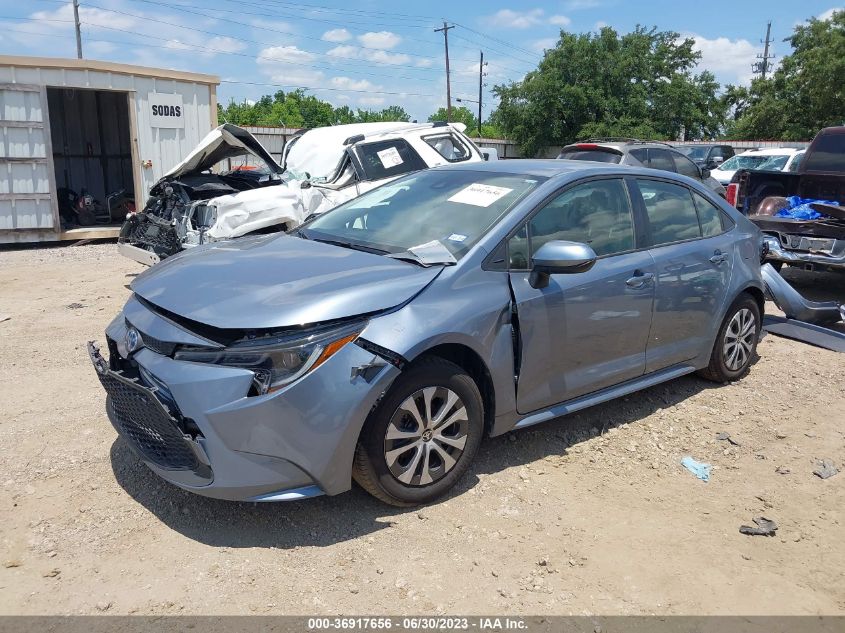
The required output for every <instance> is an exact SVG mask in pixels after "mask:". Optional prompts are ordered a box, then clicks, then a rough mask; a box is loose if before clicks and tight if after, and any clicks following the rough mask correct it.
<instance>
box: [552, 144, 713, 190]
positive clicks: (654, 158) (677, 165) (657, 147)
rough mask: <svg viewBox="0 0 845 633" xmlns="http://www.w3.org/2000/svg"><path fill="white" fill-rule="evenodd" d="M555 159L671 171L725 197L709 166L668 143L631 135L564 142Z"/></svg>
mask: <svg viewBox="0 0 845 633" xmlns="http://www.w3.org/2000/svg"><path fill="white" fill-rule="evenodd" d="M558 158H563V159H566V160H593V161H597V162H600V163H617V164H620V165H633V166H635V167H648V168H650V169H662V170H663V171H671V172H675V173H677V174H681V175H683V176H687V177H688V178H692V179H693V180H697V181H698V182H700V183H702V184H703V185H704V186H705V187H709V188H710V189H712V190H713V191H714V192H715V193H716V194H718V195H720V196H722V198H724V197H725V188H724V187H723V186H722V185H721V184H720V183H719V181H718V180H716V179H715V178H713V177H711V176H710V170H709V169H707V168H706V167H700V166H698V165H696V164H695V163H694V162H692V161H691V160H690V159H689V158H687V157H686V156H684V155H683V154H682V153H681V152H679V151H678V150H676V149H675V148H674V147H672V146H671V145H669V144H668V143H661V142H659V141H640V140H637V139H632V138H602V139H588V140H586V141H579V142H577V143H573V144H572V145H567V146H566V147H564V148H563V149H562V150H561V152H560V154H559V155H558Z"/></svg>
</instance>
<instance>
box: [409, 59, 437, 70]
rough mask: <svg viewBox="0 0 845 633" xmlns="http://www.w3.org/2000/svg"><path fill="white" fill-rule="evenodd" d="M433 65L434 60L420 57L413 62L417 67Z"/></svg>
mask: <svg viewBox="0 0 845 633" xmlns="http://www.w3.org/2000/svg"><path fill="white" fill-rule="evenodd" d="M433 65H434V62H433V61H432V60H430V59H428V58H427V57H426V58H421V59H418V60H417V61H415V62H414V66H416V67H417V68H431V67H432V66H433Z"/></svg>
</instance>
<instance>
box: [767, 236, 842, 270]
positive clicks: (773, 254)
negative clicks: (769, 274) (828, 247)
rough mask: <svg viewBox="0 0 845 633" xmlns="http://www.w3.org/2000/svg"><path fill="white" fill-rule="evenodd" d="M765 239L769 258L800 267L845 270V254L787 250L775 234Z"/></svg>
mask: <svg viewBox="0 0 845 633" xmlns="http://www.w3.org/2000/svg"><path fill="white" fill-rule="evenodd" d="M763 239H764V240H765V242H766V244H767V245H768V247H769V253H768V255H767V256H766V259H767V260H770V261H777V262H784V263H786V264H791V265H793V266H799V267H807V266H809V267H814V266H819V267H820V268H821V267H824V268H831V269H837V270H843V271H845V255H842V256H836V255H825V254H824V253H811V252H804V251H793V250H786V249H785V248H783V245H782V244H781V243H780V240H779V239H778V238H776V237H775V236H774V235H764V236H763Z"/></svg>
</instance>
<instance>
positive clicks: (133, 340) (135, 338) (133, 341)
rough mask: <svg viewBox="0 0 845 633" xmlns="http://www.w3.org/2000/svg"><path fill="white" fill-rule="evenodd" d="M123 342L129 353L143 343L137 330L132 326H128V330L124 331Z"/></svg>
mask: <svg viewBox="0 0 845 633" xmlns="http://www.w3.org/2000/svg"><path fill="white" fill-rule="evenodd" d="M124 342H125V343H126V351H127V352H129V353H130V354H131V353H132V352H134V351H135V350H137V349H138V348H139V347H141V345H143V341H141V335H140V334H138V330H136V329H135V328H134V327H133V328H129V330H128V331H127V332H126V338H125V340H124Z"/></svg>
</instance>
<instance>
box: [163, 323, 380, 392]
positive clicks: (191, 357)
mask: <svg viewBox="0 0 845 633" xmlns="http://www.w3.org/2000/svg"><path fill="white" fill-rule="evenodd" d="M364 325H365V323H364V322H360V321H359V322H356V323H354V324H350V325H345V326H343V327H337V328H331V329H325V330H320V331H313V330H312V331H311V332H310V333H309V334H303V335H294V336H288V337H282V338H277V339H275V340H271V341H268V340H267V339H255V340H252V341H244V342H243V343H238V344H237V345H233V346H231V347H227V348H225V349H220V350H217V349H207V348H197V347H182V348H180V349H179V350H178V351H177V352H176V353H175V354H174V355H173V358H174V359H176V360H184V361H190V362H192V363H211V364H213V365H224V366H226V367H241V368H243V369H249V370H251V371H252V373H253V374H254V378H253V384H254V385H255V389H256V391H257V392H258V393H259V394H265V393H271V392H273V391H276V390H278V389H281V388H282V387H284V386H285V385H289V384H290V383H292V382H294V381H295V380H298V379H299V378H301V377H302V376H304V375H305V374H307V373H308V372H310V371H313V370H314V369H316V368H317V367H319V366H320V365H321V364H323V363H324V362H326V361H327V360H328V359H329V358H331V357H332V356H333V355H334V354H335V353H337V352H338V351H339V350H340V349H341V348H342V347H343V346H344V345H346V344H347V343H351V342H352V341H354V340H355V339H356V338H358V335H359V334H360V333H361V331H362V330H363V329H364Z"/></svg>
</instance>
